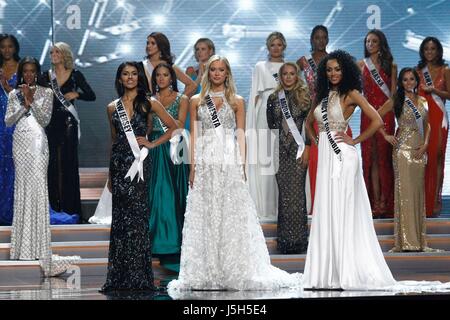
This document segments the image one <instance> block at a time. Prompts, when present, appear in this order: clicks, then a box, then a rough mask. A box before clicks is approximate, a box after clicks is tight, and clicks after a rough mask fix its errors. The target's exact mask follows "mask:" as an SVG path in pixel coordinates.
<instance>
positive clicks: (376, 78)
mask: <svg viewBox="0 0 450 320" xmlns="http://www.w3.org/2000/svg"><path fill="white" fill-rule="evenodd" d="M364 63H365V64H366V66H367V68H368V69H369V71H370V75H371V76H372V79H373V80H374V81H375V83H376V84H377V85H378V87H379V88H380V89H381V91H383V93H384V95H385V96H386V98H389V97H390V96H391V90H389V88H388V86H387V85H386V83H385V82H384V81H383V78H381V76H380V74H379V73H378V70H377V68H375V65H374V64H373V62H372V60H371V59H370V58H365V59H364Z"/></svg>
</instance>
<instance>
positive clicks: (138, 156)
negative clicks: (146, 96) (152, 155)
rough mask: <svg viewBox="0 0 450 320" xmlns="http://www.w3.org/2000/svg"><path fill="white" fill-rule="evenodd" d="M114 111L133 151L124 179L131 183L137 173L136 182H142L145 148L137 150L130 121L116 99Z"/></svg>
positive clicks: (120, 101) (119, 100)
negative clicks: (129, 179)
mask: <svg viewBox="0 0 450 320" xmlns="http://www.w3.org/2000/svg"><path fill="white" fill-rule="evenodd" d="M116 110H117V113H118V114H119V119H120V123H121V124H122V128H123V131H124V132H125V135H126V137H127V140H128V144H129V145H130V148H131V151H133V155H134V162H133V164H132V165H131V167H130V169H129V170H128V172H127V174H126V175H125V178H127V177H130V178H131V181H133V179H134V177H135V176H136V174H137V173H138V172H139V176H138V182H139V180H140V179H141V180H142V181H144V166H143V164H144V160H145V158H146V157H147V155H148V149H147V148H145V147H144V148H142V149H140V148H139V144H138V143H137V141H136V136H135V135H134V131H133V127H132V126H131V123H130V120H129V119H128V114H127V112H126V111H125V108H124V106H123V104H122V100H121V99H118V100H117V101H116Z"/></svg>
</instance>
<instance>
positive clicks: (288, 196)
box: [267, 62, 311, 254]
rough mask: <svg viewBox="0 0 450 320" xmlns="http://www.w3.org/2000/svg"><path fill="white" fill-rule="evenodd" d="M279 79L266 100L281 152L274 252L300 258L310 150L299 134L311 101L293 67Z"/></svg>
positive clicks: (282, 70)
mask: <svg viewBox="0 0 450 320" xmlns="http://www.w3.org/2000/svg"><path fill="white" fill-rule="evenodd" d="M279 76H280V84H279V85H278V87H277V89H276V90H275V92H274V93H273V94H271V95H270V96H269V99H268V100H267V124H268V126H269V128H270V129H272V130H273V129H277V130H278V137H279V142H278V144H279V150H280V151H279V169H278V172H277V174H276V178H277V183H278V190H279V194H278V224H277V249H278V251H279V252H280V253H283V254H286V253H288V254H300V253H305V252H306V248H307V247H308V213H307V212H306V193H305V180H306V173H307V170H308V160H309V146H310V141H309V138H306V141H303V137H302V136H301V132H302V128H303V122H304V120H305V119H306V116H307V115H308V112H309V109H310V107H311V100H310V96H309V91H308V88H307V86H306V85H305V83H304V82H303V80H302V79H301V78H300V77H299V69H298V67H297V65H296V64H295V63H291V62H286V63H284V64H283V65H282V66H281V68H280V71H279Z"/></svg>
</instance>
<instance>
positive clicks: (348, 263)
mask: <svg viewBox="0 0 450 320" xmlns="http://www.w3.org/2000/svg"><path fill="white" fill-rule="evenodd" d="M314 116H315V118H316V120H317V122H318V125H319V131H320V133H319V146H318V147H319V151H318V152H319V159H318V170H317V184H316V194H315V197H316V198H315V202H314V203H315V204H314V209H313V218H312V223H311V231H310V238H309V246H308V251H307V255H306V262H305V270H304V274H303V279H302V281H303V288H305V289H307V288H315V289H337V288H340V289H344V290H383V291H398V292H412V291H419V292H420V291H448V290H449V288H450V283H444V284H443V283H440V282H437V281H433V282H427V281H421V282H418V281H395V279H394V278H393V276H392V273H391V271H390V270H389V267H388V266H387V264H386V261H385V259H384V256H383V252H382V250H381V247H380V245H379V242H378V239H377V235H376V233H375V228H374V224H373V220H372V210H371V208H370V202H369V198H368V195H367V191H366V186H365V182H364V178H363V175H362V169H361V166H360V162H359V157H358V153H357V150H356V148H355V147H354V146H350V145H348V144H346V143H338V146H339V148H340V149H341V152H342V162H341V161H340V160H339V159H338V157H337V156H336V154H335V153H334V151H333V148H332V147H331V144H330V142H329V141H328V138H327V135H326V132H325V129H324V125H323V121H322V114H321V105H319V106H318V107H317V108H316V109H315V111H314ZM328 120H329V126H330V130H331V132H332V134H334V133H336V132H337V131H345V130H346V129H347V125H348V121H349V119H347V120H344V116H343V113H342V109H341V105H340V99H339V96H338V94H337V93H336V92H333V91H332V92H331V93H330V98H329V105H328Z"/></svg>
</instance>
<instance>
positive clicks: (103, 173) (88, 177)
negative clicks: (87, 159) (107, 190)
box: [79, 168, 108, 189]
mask: <svg viewBox="0 0 450 320" xmlns="http://www.w3.org/2000/svg"><path fill="white" fill-rule="evenodd" d="M79 172H80V188H100V189H103V187H104V186H105V182H106V180H107V178H108V168H80V169H79Z"/></svg>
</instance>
